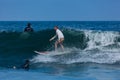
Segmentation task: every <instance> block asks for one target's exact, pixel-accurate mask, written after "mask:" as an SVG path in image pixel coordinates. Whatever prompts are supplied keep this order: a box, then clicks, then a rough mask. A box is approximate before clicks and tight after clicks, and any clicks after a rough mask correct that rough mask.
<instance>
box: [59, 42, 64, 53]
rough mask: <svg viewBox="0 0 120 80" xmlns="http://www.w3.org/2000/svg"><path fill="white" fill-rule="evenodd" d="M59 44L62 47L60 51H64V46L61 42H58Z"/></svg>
mask: <svg viewBox="0 0 120 80" xmlns="http://www.w3.org/2000/svg"><path fill="white" fill-rule="evenodd" d="M60 46H61V48H62V51H64V46H63V45H62V43H60Z"/></svg>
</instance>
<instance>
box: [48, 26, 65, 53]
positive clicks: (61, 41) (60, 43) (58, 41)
mask: <svg viewBox="0 0 120 80" xmlns="http://www.w3.org/2000/svg"><path fill="white" fill-rule="evenodd" d="M54 30H55V31H56V35H55V36H53V37H52V38H51V39H50V40H49V41H52V40H54V39H55V38H56V37H58V40H57V41H56V42H55V51H56V50H57V46H58V44H59V45H60V46H61V48H62V50H63V51H64V46H63V44H62V43H63V41H64V35H63V33H62V31H60V30H59V28H58V27H57V26H55V27H54Z"/></svg>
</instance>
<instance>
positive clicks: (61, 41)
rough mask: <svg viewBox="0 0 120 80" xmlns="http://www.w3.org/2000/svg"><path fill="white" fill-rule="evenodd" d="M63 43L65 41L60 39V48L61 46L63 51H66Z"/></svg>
mask: <svg viewBox="0 0 120 80" xmlns="http://www.w3.org/2000/svg"><path fill="white" fill-rule="evenodd" d="M63 41H64V39H63V38H61V39H60V41H59V44H60V46H61V48H62V51H64V46H63V44H62V43H63Z"/></svg>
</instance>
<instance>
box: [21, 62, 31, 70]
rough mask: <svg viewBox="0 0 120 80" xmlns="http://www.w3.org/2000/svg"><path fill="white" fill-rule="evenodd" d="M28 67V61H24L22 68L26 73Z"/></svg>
mask: <svg viewBox="0 0 120 80" xmlns="http://www.w3.org/2000/svg"><path fill="white" fill-rule="evenodd" d="M29 65H30V61H29V60H26V61H25V63H24V64H23V65H22V68H23V69H25V70H27V71H28V70H29Z"/></svg>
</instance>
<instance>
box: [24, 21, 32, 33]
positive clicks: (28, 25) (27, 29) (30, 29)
mask: <svg viewBox="0 0 120 80" xmlns="http://www.w3.org/2000/svg"><path fill="white" fill-rule="evenodd" d="M24 32H33V28H32V27H31V24H30V23H28V24H27V27H26V28H25V29H24Z"/></svg>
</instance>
